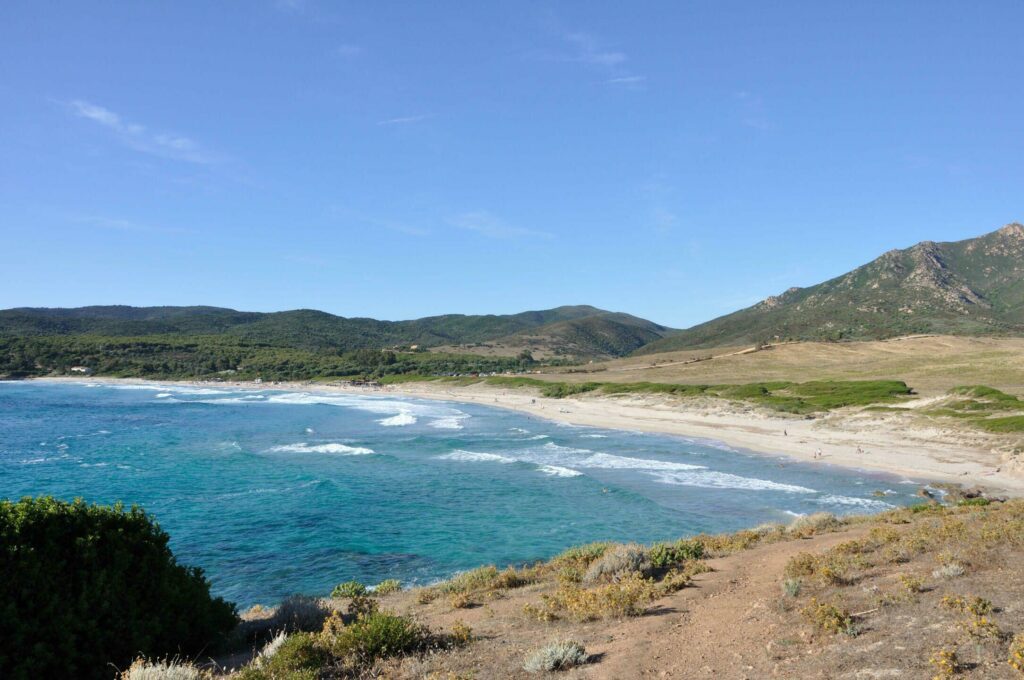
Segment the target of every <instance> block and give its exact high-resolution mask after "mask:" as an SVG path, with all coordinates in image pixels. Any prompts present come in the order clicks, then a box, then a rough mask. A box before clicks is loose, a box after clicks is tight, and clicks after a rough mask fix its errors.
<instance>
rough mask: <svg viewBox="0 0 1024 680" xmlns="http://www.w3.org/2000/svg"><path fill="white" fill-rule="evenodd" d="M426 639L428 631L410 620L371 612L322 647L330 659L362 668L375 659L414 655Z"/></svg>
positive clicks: (423, 645)
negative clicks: (329, 655)
mask: <svg viewBox="0 0 1024 680" xmlns="http://www.w3.org/2000/svg"><path fill="white" fill-rule="evenodd" d="M429 640H430V634H429V633H428V631H427V630H426V629H425V628H424V627H423V626H421V625H419V624H417V623H416V622H414V621H413V620H412V619H409V618H407V617H405V616H397V615H395V614H390V613H388V612H374V613H372V614H370V615H368V616H365V617H363V618H360V619H358V620H357V621H355V622H354V623H352V624H351V625H348V626H345V627H344V628H342V629H341V630H340V631H338V632H337V634H336V635H334V636H333V638H332V639H329V640H327V641H326V642H325V644H326V646H327V647H328V649H329V650H330V652H331V654H333V655H334V656H336V657H338V658H341V659H345V660H346V661H347V662H348V663H349V664H352V665H354V666H357V667H366V666H369V665H371V664H373V663H374V662H375V661H377V660H378V659H385V658H388V657H391V656H398V655H400V654H410V653H412V652H417V651H419V650H421V649H423V648H424V647H425V646H426V645H427V643H428V642H429Z"/></svg>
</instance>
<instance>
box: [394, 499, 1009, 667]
mask: <svg viewBox="0 0 1024 680" xmlns="http://www.w3.org/2000/svg"><path fill="white" fill-rule="evenodd" d="M833 529H834V527H831V526H818V525H815V528H813V529H811V530H810V531H808V532H807V533H804V534H803V536H804V537H803V538H800V537H797V536H791V535H786V534H782V535H780V534H778V533H775V534H765V535H766V536H771V538H770V539H764V540H765V541H766V542H763V543H761V544H756V543H755V545H754V547H749V548H746V549H743V548H740V547H739V544H738V543H737V542H736V541H735V540H733V539H728V540H727V541H723V542H722V543H721V544H720V545H722V546H723V547H722V548H719V549H718V550H724V551H725V555H724V556H722V557H718V558H715V559H710V560H708V561H707V563H708V564H709V565H710V566H711V567H712V568H713V571H711V572H709V573H703V574H698V575H697V576H695V577H694V580H693V582H692V585H691V587H687V588H684V589H682V590H680V591H678V592H675V593H673V594H670V595H667V596H664V597H660V598H658V599H656V600H654V601H653V602H651V603H650V604H649V605H648V606H647V608H646V611H645V612H644V613H643V614H642V615H640V616H637V617H634V618H606V619H603V620H598V621H590V622H583V623H579V622H574V621H571V620H569V619H567V618H561V619H559V620H555V621H540V620H537V619H536V618H535V617H532V616H530V615H529V614H528V613H527V612H525V611H524V605H528V604H529V605H536V604H538V603H540V602H541V601H542V598H543V596H544V595H549V594H551V593H553V592H555V591H556V590H557V589H558V588H559V586H558V584H557V581H556V579H555V578H554V577H553V576H552V575H549V576H547V577H544V578H542V580H541V581H540V582H538V583H534V584H533V585H528V586H525V587H521V588H514V589H499V590H491V589H484V590H481V591H477V592H475V593H471V594H470V596H469V597H468V599H469V600H470V601H472V602H474V603H476V604H475V606H472V607H469V608H459V609H455V608H453V606H452V603H451V601H450V600H449V599H448V598H445V597H440V598H437V599H435V600H433V601H431V602H430V603H427V604H423V603H421V602H419V598H418V593H419V591H412V592H406V593H401V594H399V595H396V596H389V597H387V598H384V601H383V605H384V606H385V607H387V608H391V609H394V610H397V611H400V612H402V613H406V614H410V615H412V616H414V617H415V618H417V619H418V620H420V621H422V622H423V623H425V624H426V625H428V626H430V627H431V628H432V629H434V630H446V629H449V628H451V626H452V625H453V624H454V623H455V622H457V621H461V622H464V623H466V624H468V625H469V626H471V627H472V629H473V631H474V634H475V636H476V641H475V642H473V643H471V644H470V645H468V646H466V647H464V648H461V649H456V650H454V651H450V652H442V653H438V654H434V655H428V656H427V657H425V658H423V659H405V660H402V661H400V662H391V663H389V664H386V670H384V669H381V670H383V671H384V672H385V673H386V675H385V676H384V677H389V678H437V679H438V680H440V679H451V680H459V679H464V678H473V679H474V680H488V679H497V678H528V677H536V676H531V675H529V674H527V673H525V672H524V671H523V670H522V663H523V659H524V658H525V656H526V655H527V653H528V652H530V651H532V650H534V649H536V648H538V647H541V646H543V645H545V644H547V643H549V642H551V641H555V640H564V639H575V640H579V641H581V642H582V643H583V644H584V645H585V646H586V648H587V651H588V652H589V653H590V654H591V655H592V663H590V664H588V665H585V666H581V667H578V668H576V669H573V670H570V671H568V672H565V673H564V674H562V675H560V677H565V678H591V679H602V680H612V679H627V678H648V677H650V678H751V679H752V678H768V677H780V678H849V679H855V678H888V677H907V678H928V677H932V676H933V675H936V673H937V671H938V668H936V667H935V666H934V665H933V664H932V663H931V661H930V659H931V658H932V657H933V656H934V655H935V654H936V653H937V652H939V651H941V650H946V651H950V652H955V654H956V658H957V660H958V663H959V664H960V672H961V675H958V676H956V677H968V678H1006V679H1010V678H1015V677H1022V676H1021V675H1020V674H1018V673H1017V671H1015V670H1014V669H1013V668H1011V667H1010V665H1009V664H1008V663H1007V661H1008V658H1009V655H1010V652H1011V649H1012V645H1013V637H1014V636H1015V635H1016V636H1019V637H1018V639H1019V640H1022V641H1024V636H1021V634H1022V633H1024V604H1022V603H1024V578H1022V576H1024V573H1022V566H1021V564H1022V562H1021V557H1022V556H1024V503H1022V502H1020V501H1011V502H1009V503H1005V504H993V505H991V506H988V507H954V508H946V509H942V508H938V509H936V510H934V511H928V512H923V513H913V512H910V511H907V510H902V511H897V512H893V513H888V514H885V515H882V516H879V517H876V518H859V519H856V520H854V521H853V522H852V523H850V524H847V525H846V526H841V527H839V528H838V530H835V531H833ZM737 549H738V552H732V551H733V550H737ZM944 565H945V566H946V567H948V568H947V569H946V570H940V567H943V566H944ZM952 567H956V568H955V569H954V568H952ZM787 579H788V580H790V582H791V583H792V582H796V583H797V584H798V585H799V587H798V588H789V589H787V588H785V587H784V586H785V585H787V584H786V583H785V582H786V581H787ZM956 598H961V604H967V603H971V602H977V603H979V604H980V605H982V606H986V605H985V601H987V602H988V605H987V606H989V607H991V611H988V612H986V611H984V610H983V609H982V610H979V611H981V613H980V615H979V614H977V613H976V612H972V611H970V610H969V609H966V608H964V607H963V606H960V607H957V606H951V605H955V604H956ZM974 598H982V600H981V601H976V600H974ZM815 602H817V603H824V604H827V605H834V606H836V608H837V609H836V611H837V612H840V613H841V614H844V615H845V614H851V615H852V616H850V617H849V618H843V619H841V620H840V624H841V625H840V626H839V628H840V630H830V629H829V628H828V626H827V624H828V623H830V621H831V619H829V618H828V617H821V616H813V615H812V614H811V612H812V611H813V610H814V604H815ZM823 623H824V624H826V625H824V626H823V625H822V624H823ZM375 677H376V676H375Z"/></svg>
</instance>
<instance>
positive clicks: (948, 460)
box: [31, 376, 1024, 497]
mask: <svg viewBox="0 0 1024 680" xmlns="http://www.w3.org/2000/svg"><path fill="white" fill-rule="evenodd" d="M31 380H32V381H36V382H56V383H60V382H76V383H81V382H92V383H106V384H119V383H120V384H125V383H127V384H131V383H135V384H155V385H160V384H164V385H177V386H184V387H196V386H202V387H221V388H229V389H244V390H282V391H302V392H318V393H324V394H330V393H335V394H337V393H345V394H359V395H363V396H379V397H387V396H392V397H393V396H405V397H409V398H414V399H428V400H434V401H447V402H459V403H465V404H476V405H481V406H488V407H491V408H503V409H508V410H512V411H516V412H519V413H524V414H528V415H531V416H534V417H537V418H541V419H544V420H548V421H553V422H561V423H565V424H569V425H580V426H585V427H598V428H604V429H611V430H620V431H626V432H645V433H656V434H667V435H674V436H680V437H690V438H698V439H704V440H710V441H715V442H721V443H723V444H726V445H728V446H730V447H734V448H739V449H743V452H744V453H749V454H754V455H760V456H765V457H768V456H771V457H779V456H784V457H787V458H790V459H793V460H797V461H801V462H810V463H823V464H826V465H834V466H838V467H842V468H846V469H852V470H856V471H859V472H867V473H870V472H883V473H888V474H893V475H898V476H902V477H906V478H910V479H918V480H922V481H931V482H939V483H951V484H960V485H963V486H965V487H971V486H981V487H984V488H986V489H987V490H989V491H990V492H994V493H998V494H1005V495H1010V496H1017V497H1024V475H1017V474H1013V471H1011V470H1008V466H1007V465H1006V463H1005V461H1004V460H1003V459H1002V455H1001V454H1000V453H999V452H997V451H994V450H993V449H992V444H993V441H994V439H993V438H992V437H991V436H988V435H985V434H984V433H975V432H968V431H955V430H952V429H951V428H941V427H937V426H929V427H922V426H920V425H917V424H914V423H911V422H908V421H909V416H910V415H911V414H910V413H909V412H910V411H911V409H907V410H908V416H903V414H898V415H895V416H894V415H892V414H880V413H864V412H859V413H837V412H833V413H829V414H827V415H823V416H821V417H818V418H813V419H809V418H803V417H787V416H781V415H775V414H772V413H766V412H764V411H761V410H758V409H755V408H753V407H749V406H744V405H742V404H739V405H737V404H732V403H729V402H720V401H718V400H708V399H687V400H681V399H674V398H671V397H663V396H652V395H629V396H623V397H609V396H597V397H595V396H584V397H575V398H574V397H567V398H562V399H554V398H549V397H541V396H538V395H536V393H535V392H534V391H533V390H528V389H522V388H502V387H494V386H488V385H484V384H473V385H469V386H455V385H451V384H448V383H440V382H437V383H433V382H416V383H400V384H395V385H385V386H382V387H378V388H374V387H357V386H350V385H318V384H315V383H304V382H279V383H276V384H274V383H255V382H249V381H223V382H211V381H201V380H148V379H142V378H110V377H85V376H82V377H77V376H67V377H48V378H33V379H31ZM818 451H820V456H818V455H816V452H818Z"/></svg>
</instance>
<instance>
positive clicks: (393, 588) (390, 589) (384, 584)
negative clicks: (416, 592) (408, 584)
mask: <svg viewBox="0 0 1024 680" xmlns="http://www.w3.org/2000/svg"><path fill="white" fill-rule="evenodd" d="M401 591H402V582H401V581H399V580H398V579H397V578H386V579H384V580H383V581H381V582H380V583H378V584H377V585H376V586H375V587H374V589H373V594H374V595H380V596H384V595H390V594H391V593H399V592H401Z"/></svg>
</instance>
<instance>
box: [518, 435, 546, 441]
mask: <svg viewBox="0 0 1024 680" xmlns="http://www.w3.org/2000/svg"><path fill="white" fill-rule="evenodd" d="M541 439H550V437H548V436H547V435H546V434H535V435H533V436H532V437H526V438H525V439H524V440H523V441H528V442H532V441H538V440H541Z"/></svg>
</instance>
